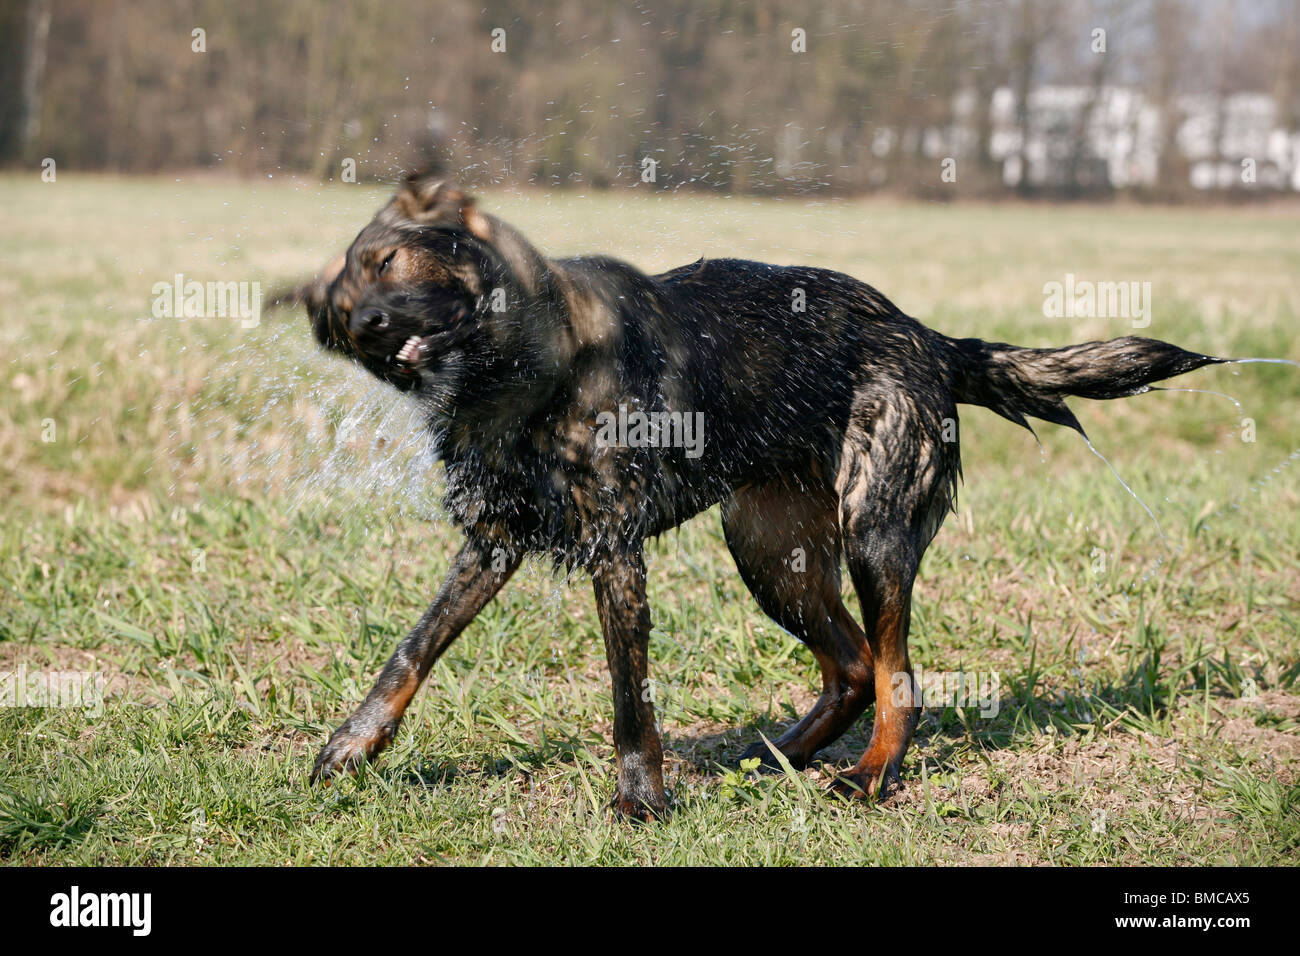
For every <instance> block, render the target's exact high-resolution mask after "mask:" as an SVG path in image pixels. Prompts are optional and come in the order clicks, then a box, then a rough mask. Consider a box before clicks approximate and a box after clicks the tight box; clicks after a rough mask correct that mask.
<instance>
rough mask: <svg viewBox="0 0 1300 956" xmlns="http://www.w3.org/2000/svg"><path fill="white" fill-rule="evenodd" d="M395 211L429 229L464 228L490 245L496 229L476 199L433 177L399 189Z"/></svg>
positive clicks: (406, 183)
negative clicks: (439, 226)
mask: <svg viewBox="0 0 1300 956" xmlns="http://www.w3.org/2000/svg"><path fill="white" fill-rule="evenodd" d="M393 207H394V208H395V209H396V210H397V212H398V213H399V214H401V215H402V216H403V217H404V218H406V219H409V220H411V222H418V223H422V224H427V225H446V226H464V227H465V228H466V229H467V230H469V232H470V234H471V235H473V236H476V237H478V238H479V239H482V240H483V241H484V242H490V241H491V239H492V226H491V224H490V223H489V222H488V219H487V217H486V216H484V215H483V213H481V212H479V209H478V205H477V204H476V203H475V202H474V199H473V197H472V196H467V195H465V192H464V190H462V189H461V188H460V187H459V186H457V185H456V184H455V183H453V182H450V181H449V180H445V179H440V178H437V177H433V176H424V175H420V174H413V175H411V176H408V177H407V178H406V180H405V181H404V182H403V183H402V185H401V186H400V187H398V190H397V194H396V195H394V196H393Z"/></svg>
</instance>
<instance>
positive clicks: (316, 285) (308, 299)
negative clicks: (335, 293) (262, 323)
mask: <svg viewBox="0 0 1300 956" xmlns="http://www.w3.org/2000/svg"><path fill="white" fill-rule="evenodd" d="M346 262H347V253H344V252H340V253H339V254H338V255H336V256H335V257H334V258H333V259H331V260H330V261H329V262H327V263H325V266H324V267H323V268H322V269H321V270H320V271H319V272H317V273H316V275H314V276H313V277H312V279H311V281H310V282H304V283H302V284H301V285H296V286H291V287H289V288H283V289H280V290H278V291H276V292H273V293H272V294H271V299H270V301H269V302H267V303H266V306H267V307H268V308H276V307H278V306H284V305H298V304H301V305H305V306H306V307H307V312H308V313H315V312H317V311H319V310H320V309H323V308H324V307H325V300H326V299H327V297H328V296H329V288H330V284H331V283H332V282H333V281H334V280H335V279H337V278H338V277H339V273H340V272H342V271H343V266H344V264H345V263H346Z"/></svg>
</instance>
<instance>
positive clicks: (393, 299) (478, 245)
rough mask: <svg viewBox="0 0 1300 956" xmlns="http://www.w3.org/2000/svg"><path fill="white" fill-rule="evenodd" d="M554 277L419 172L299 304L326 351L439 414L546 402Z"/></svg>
mask: <svg viewBox="0 0 1300 956" xmlns="http://www.w3.org/2000/svg"><path fill="white" fill-rule="evenodd" d="M550 278H551V273H550V270H549V269H548V267H547V265H546V262H545V260H544V259H543V258H542V257H541V255H540V254H539V253H538V252H537V251H536V250H535V249H533V248H532V247H531V246H530V245H529V244H528V243H527V242H526V241H525V240H524V239H523V238H522V237H521V236H520V235H519V234H518V233H517V232H515V231H514V230H513V229H511V228H510V227H509V226H507V225H505V224H504V223H502V222H500V221H499V220H497V219H494V218H493V217H490V216H487V215H485V214H484V213H483V212H481V211H480V210H479V209H478V207H477V206H476V204H475V202H474V200H473V199H472V198H470V197H469V196H467V195H465V193H464V192H463V191H462V190H461V189H460V188H459V187H457V186H455V185H453V184H451V183H448V182H445V181H442V180H439V179H435V178H432V177H426V176H420V175H416V176H411V177H408V178H407V179H406V181H405V182H403V183H402V185H401V186H400V187H399V188H398V190H397V192H396V193H395V194H394V196H393V198H392V199H391V200H389V202H388V204H387V205H386V206H384V207H383V208H382V209H381V210H380V211H379V212H378V214H376V216H375V218H374V219H373V220H372V221H371V222H370V223H369V224H368V225H367V226H366V227H365V228H364V229H362V230H361V232H360V234H359V235H358V236H357V237H356V239H355V240H354V241H353V243H352V245H351V246H350V247H349V248H348V250H347V252H346V253H345V254H344V255H342V256H340V257H338V258H336V259H335V260H334V261H333V262H331V263H330V265H329V266H328V267H327V268H326V269H325V270H323V271H322V273H321V275H320V276H319V277H318V278H317V279H316V280H315V281H314V282H313V283H312V284H311V285H310V286H309V287H307V289H306V291H305V292H304V293H303V294H302V295H301V296H300V298H301V299H302V300H303V301H304V302H305V304H306V306H307V310H308V314H309V315H310V316H311V323H312V330H313V332H314V334H315V336H316V338H317V340H318V341H319V342H320V343H321V344H322V345H324V346H325V347H326V348H328V349H331V350H334V351H337V352H341V353H343V354H345V355H347V356H349V357H350V358H352V359H354V360H356V361H357V362H359V363H360V364H361V365H363V366H364V367H365V368H366V369H368V370H369V371H370V372H371V373H373V374H374V375H376V376H377V377H379V378H380V379H382V380H384V381H385V382H388V383H390V384H392V385H393V386H395V387H397V388H399V389H401V390H403V391H412V390H414V391H416V392H424V393H428V394H429V395H430V396H433V397H436V398H437V400H438V401H437V402H436V404H437V405H438V406H439V408H440V409H441V410H442V411H444V412H446V411H450V410H451V409H452V408H459V407H461V406H464V405H466V404H473V403H474V402H475V400H478V401H480V402H483V403H490V404H493V405H494V406H495V407H498V408H499V407H508V406H512V405H516V406H517V405H518V404H519V403H520V401H521V400H522V398H523V396H525V395H531V396H532V399H533V400H537V399H538V398H540V397H542V396H543V395H544V394H545V393H546V392H547V389H546V388H545V384H546V380H547V378H548V374H549V375H553V374H554V370H555V369H556V368H557V367H558V365H559V362H558V354H557V353H558V351H560V350H562V347H563V339H564V335H563V317H562V310H561V309H559V308H557V301H558V300H557V297H556V295H555V293H554V290H553V283H552V282H551V281H550ZM509 390H513V391H514V392H515V393H516V394H515V396H514V397H513V399H512V400H510V401H506V396H503V395H502V394H501V393H502V392H504V391H509Z"/></svg>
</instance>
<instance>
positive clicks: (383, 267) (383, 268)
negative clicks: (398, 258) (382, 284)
mask: <svg viewBox="0 0 1300 956" xmlns="http://www.w3.org/2000/svg"><path fill="white" fill-rule="evenodd" d="M395 255H397V250H396V249H394V250H393V251H392V252H390V253H389V254H388V255H386V256H384V261H383V262H381V263H379V269H378V270H377V271H376V273H375V274H376V275H383V274H384V273H385V272H387V271H388V267H389V265H391V264H392V261H393V256H395Z"/></svg>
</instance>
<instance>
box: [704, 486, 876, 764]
mask: <svg viewBox="0 0 1300 956" xmlns="http://www.w3.org/2000/svg"><path fill="white" fill-rule="evenodd" d="M835 511H836V500H835V495H834V494H833V493H831V492H830V491H829V490H821V489H809V488H801V487H796V486H794V485H793V484H792V483H791V482H772V483H768V484H763V485H748V486H745V487H744V488H741V489H739V490H738V491H736V492H734V493H733V494H732V495H731V497H730V498H728V499H726V500H725V501H724V502H723V504H722V527H723V532H724V534H725V536H726V540H727V547H728V548H729V549H730V550H731V554H732V557H734V558H735V560H736V567H737V569H738V570H739V571H740V576H741V579H742V580H744V582H745V585H746V586H747V587H748V588H749V590H750V593H752V594H753V595H754V599H755V600H756V601H757V602H758V606H759V607H760V608H762V609H763V612H764V613H765V614H767V616H768V617H770V618H771V619H772V620H773V621H775V622H776V623H777V624H779V625H780V626H781V627H782V628H784V629H785V630H786V631H788V632H789V633H791V634H793V635H794V636H795V637H797V638H798V639H799V640H801V641H802V642H803V643H804V644H806V645H807V646H808V648H809V649H810V650H811V651H812V652H813V655H814V657H816V659H817V663H818V664H820V665H821V670H822V692H821V696H820V697H818V698H817V702H816V703H815V704H814V705H813V706H812V709H811V710H809V711H808V713H807V714H805V715H804V717H803V718H802V719H801V720H799V721H798V723H796V724H795V725H794V726H792V727H791V728H790V729H789V730H787V731H786V732H785V733H784V734H782V735H781V736H780V737H779V738H777V739H776V740H775V741H773V745H774V746H775V747H776V748H777V749H778V750H779V751H780V752H781V753H782V754H783V755H784V756H785V757H786V759H787V760H789V761H790V763H791V765H792V766H794V767H804V766H807V764H808V762H809V761H810V760H811V759H812V758H813V755H814V754H816V753H817V751H818V750H820V749H822V748H823V747H825V746H827V745H829V744H831V743H833V742H834V741H835V740H836V739H837V738H838V737H839V736H840V735H841V734H842V733H844V731H845V730H847V729H848V728H849V727H850V726H852V725H853V722H854V721H856V720H857V719H858V717H860V716H861V715H862V712H863V711H864V710H866V708H867V707H868V706H869V705H870V703H871V701H872V699H873V696H874V687H873V683H872V659H871V650H870V648H869V647H868V644H867V639H866V635H864V634H863V632H862V628H860V627H859V626H858V623H857V621H855V620H854V619H853V617H852V615H851V614H849V612H848V610H847V609H846V608H845V607H844V604H843V602H842V601H841V600H840V536H839V526H838V521H837V519H836V514H835ZM752 757H758V758H760V759H761V760H763V762H764V763H765V764H767V765H768V766H770V767H775V766H777V765H778V764H777V761H776V758H775V756H774V755H773V754H772V752H771V751H770V750H769V748H768V746H767V744H765V743H764V742H762V741H759V742H758V743H756V744H754V746H752V747H750V749H749V750H748V751H746V753H745V755H744V758H752ZM744 758H742V759H744Z"/></svg>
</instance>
